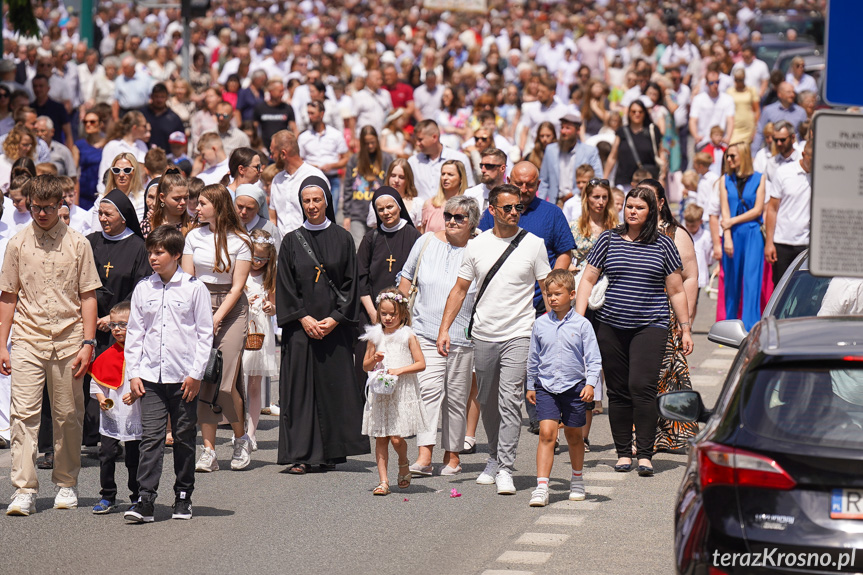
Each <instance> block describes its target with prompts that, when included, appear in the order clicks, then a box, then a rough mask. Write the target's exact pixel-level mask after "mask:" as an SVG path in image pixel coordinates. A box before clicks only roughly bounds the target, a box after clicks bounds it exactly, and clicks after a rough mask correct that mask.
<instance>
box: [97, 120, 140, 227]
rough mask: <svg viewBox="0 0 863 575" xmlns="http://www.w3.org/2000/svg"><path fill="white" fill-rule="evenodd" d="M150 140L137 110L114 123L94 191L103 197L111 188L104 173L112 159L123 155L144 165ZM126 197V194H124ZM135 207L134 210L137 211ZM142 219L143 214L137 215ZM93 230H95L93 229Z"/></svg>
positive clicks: (103, 150)
mask: <svg viewBox="0 0 863 575" xmlns="http://www.w3.org/2000/svg"><path fill="white" fill-rule="evenodd" d="M149 140H150V123H149V122H148V121H147V118H145V117H144V114H142V113H141V112H139V111H138V110H131V111H129V112H126V113H125V114H124V115H123V117H122V118H121V119H120V121H119V122H115V123H114V125H112V126H111V128H110V130H109V131H108V135H107V136H106V137H105V142H106V143H105V146H104V147H103V148H102V161H101V162H100V163H99V180H98V181H97V182H96V190H97V191H98V192H99V195H100V196H101V195H104V193H105V190H106V189H107V190H108V191H111V190H112V189H113V188H111V187H109V186H108V185H107V183H105V180H104V177H105V172H107V171H108V168H110V167H111V166H113V162H114V159H115V158H116V157H117V156H118V155H120V154H124V153H128V154H130V155H132V156H134V157H135V160H137V161H138V163H140V164H143V163H144V156H146V155H147V144H146V142H148V141H149ZM126 195H128V194H126ZM137 207H138V206H137V205H136V206H135V208H136V209H137ZM139 218H140V219H143V214H140V215H139ZM94 229H95V228H94Z"/></svg>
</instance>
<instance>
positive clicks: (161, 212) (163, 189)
mask: <svg viewBox="0 0 863 575" xmlns="http://www.w3.org/2000/svg"><path fill="white" fill-rule="evenodd" d="M158 180H159V183H158V185H157V187H156V203H155V206H154V207H153V211H152V212H151V213H150V219H149V220H145V221H143V222H141V231H142V233H143V234H144V237H146V236H148V235H150V231H151V230H155V229H156V228H158V227H159V226H164V225H168V226H174V227H175V228H177V229H178V230H180V231H181V232H182V233H183V236H185V235H186V234H188V233H189V230H190V229H192V227H193V222H192V216H191V215H189V212H188V211H187V210H186V203H187V202H188V201H189V180H187V179H186V178H185V177H183V174H182V173H181V172H180V170H179V169H177V168H168V169H167V170H166V171H165V173H164V174H162V176H161V177H160V178H158Z"/></svg>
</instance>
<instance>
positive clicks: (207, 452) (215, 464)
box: [195, 447, 219, 473]
mask: <svg viewBox="0 0 863 575" xmlns="http://www.w3.org/2000/svg"><path fill="white" fill-rule="evenodd" d="M218 470H219V460H218V459H216V452H215V451H214V450H212V449H207V448H206V447H205V448H204V450H203V451H202V452H201V457H199V458H198V462H197V463H196V464H195V471H197V472H199V473H210V472H211V471H218Z"/></svg>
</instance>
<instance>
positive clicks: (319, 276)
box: [315, 266, 321, 283]
mask: <svg viewBox="0 0 863 575" xmlns="http://www.w3.org/2000/svg"><path fill="white" fill-rule="evenodd" d="M315 269H316V270H318V275H316V276H315V283H318V280H319V279H321V268H319V267H318V266H315Z"/></svg>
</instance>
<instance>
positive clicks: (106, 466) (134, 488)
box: [99, 435, 141, 503]
mask: <svg viewBox="0 0 863 575" xmlns="http://www.w3.org/2000/svg"><path fill="white" fill-rule="evenodd" d="M101 437H102V439H101V441H102V443H101V445H99V484H100V485H101V486H102V491H100V493H101V494H102V499H107V500H108V501H113V502H116V501H117V482H116V481H115V480H114V472H115V471H116V469H117V457H119V455H120V450H121V448H120V440H119V439H116V438H114V437H108V436H107V435H102V436H101ZM140 445H141V442H140V441H127V442H126V459H125V463H126V469H127V470H128V471H129V483H128V485H129V492H130V493H131V495H130V500H131V502H132V503H134V502H136V501H138V458H139V453H138V447H139V446H140Z"/></svg>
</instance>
